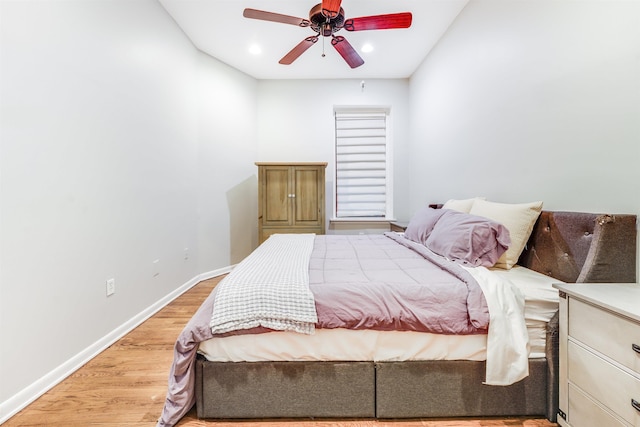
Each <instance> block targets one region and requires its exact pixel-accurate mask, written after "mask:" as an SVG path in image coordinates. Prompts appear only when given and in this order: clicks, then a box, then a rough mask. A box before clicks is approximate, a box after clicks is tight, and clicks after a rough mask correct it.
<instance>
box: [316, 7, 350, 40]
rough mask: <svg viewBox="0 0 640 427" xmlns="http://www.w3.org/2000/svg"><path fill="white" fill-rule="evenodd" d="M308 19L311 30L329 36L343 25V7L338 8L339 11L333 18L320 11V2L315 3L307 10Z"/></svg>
mask: <svg viewBox="0 0 640 427" xmlns="http://www.w3.org/2000/svg"><path fill="white" fill-rule="evenodd" d="M309 21H311V29H313V31H315V32H316V33H318V34H320V35H322V36H324V37H329V36H331V35H332V34H333V33H335V32H336V31H338V30H340V29H341V28H342V27H343V26H344V9H342V8H340V12H338V14H337V15H336V16H335V17H334V18H330V17H327V16H325V15H324V14H323V13H322V3H320V4H317V5H315V6H313V7H312V8H311V10H310V11H309Z"/></svg>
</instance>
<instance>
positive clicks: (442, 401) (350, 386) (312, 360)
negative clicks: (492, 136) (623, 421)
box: [158, 201, 637, 426]
mask: <svg viewBox="0 0 640 427" xmlns="http://www.w3.org/2000/svg"><path fill="white" fill-rule="evenodd" d="M473 204H474V205H476V204H477V201H476V202H473ZM480 205H482V203H480ZM484 206H485V207H486V206H487V205H486V203H485V204H484ZM536 206H539V207H538V208H536V209H537V212H536V209H531V206H527V208H528V209H529V211H533V213H534V215H533V217H532V220H531V226H530V227H529V229H528V230H523V231H522V233H524V236H519V237H520V239H522V237H524V241H523V243H522V248H520V249H518V248H516V251H515V253H517V258H516V260H517V265H512V266H510V268H508V269H500V268H494V267H491V268H484V269H482V268H477V266H475V265H468V262H467V261H464V262H457V264H459V265H460V266H461V269H462V270H464V274H467V273H469V272H472V273H470V274H472V276H473V279H476V277H475V276H474V275H475V274H477V271H493V272H494V273H496V274H493V273H491V274H492V276H491V277H492V278H493V277H494V276H501V275H502V276H505V277H506V278H507V280H508V281H511V277H512V276H508V275H511V274H512V273H516V275H519V276H518V277H521V278H523V280H524V282H523V283H527V285H525V289H524V293H526V292H531V295H525V296H523V297H522V298H523V299H524V301H525V305H524V308H523V310H524V311H525V312H526V311H527V310H530V308H529V307H530V306H531V304H530V302H531V301H537V306H538V308H537V311H532V312H531V313H530V315H529V316H528V318H527V320H526V322H524V321H523V323H525V324H526V327H527V329H526V332H525V333H526V334H527V336H528V342H527V343H526V345H527V351H528V354H527V357H526V361H525V362H524V363H525V365H526V367H525V368H524V371H522V370H520V371H518V372H516V373H513V372H507V373H506V376H507V377H508V378H509V379H507V380H506V382H505V383H503V384H500V385H489V384H499V382H500V380H501V378H503V377H501V376H500V375H502V373H501V374H500V375H498V376H497V377H495V378H494V377H492V378H494V379H493V380H491V381H490V380H489V377H490V374H489V371H490V370H491V369H493V368H491V366H494V367H495V366H496V362H491V358H489V357H488V354H493V353H494V352H495V351H494V350H490V348H492V347H489V346H488V345H487V342H488V341H491V340H490V339H487V337H490V336H491V333H490V332H489V330H488V329H486V328H484V327H483V326H482V325H480V326H479V327H478V328H477V329H476V330H474V329H473V328H471V330H467V331H466V332H465V333H464V334H463V335H462V336H456V334H455V333H444V334H443V333H440V334H438V333H430V332H428V331H427V332H424V331H418V332H413V331H409V330H402V331H394V330H391V329H393V328H390V327H389V328H387V327H384V328H380V329H382V330H375V331H368V330H362V328H361V330H359V331H357V333H362V334H361V335H356V334H353V333H352V332H353V331H349V330H348V328H340V327H338V328H336V330H335V331H332V330H329V329H326V328H320V329H316V330H315V333H313V334H301V333H298V332H291V331H273V332H270V330H271V329H270V328H268V329H266V330H265V329H264V328H262V327H260V326H258V327H252V325H249V326H246V328H248V329H246V330H245V331H248V332H250V333H249V334H244V333H243V334H240V333H237V332H221V333H220V334H218V335H216V336H213V333H212V315H211V314H212V311H213V304H214V300H215V293H216V290H214V292H212V294H211V295H210V296H209V298H208V299H207V300H206V301H205V302H204V303H203V305H202V306H201V308H200V309H199V310H198V312H197V313H196V314H195V315H194V317H193V318H192V319H191V321H190V322H189V324H188V325H187V326H186V327H185V329H184V331H183V333H182V334H181V336H180V337H179V338H178V340H177V342H176V346H175V351H174V363H173V365H172V367H171V373H170V378H169V391H168V393H167V399H166V402H165V407H164V410H163V414H162V416H161V418H160V420H159V421H158V425H159V426H170V425H174V424H175V423H176V422H178V421H179V419H180V418H181V417H182V416H183V415H184V414H185V413H186V412H187V411H188V410H190V409H191V407H192V406H193V404H194V403H195V405H196V409H197V415H198V417H200V418H225V419H227V418H228V419H233V418H241V419H245V418H430V417H469V416H545V417H546V418H548V419H549V420H551V421H555V419H556V412H557V369H558V356H557V346H558V338H557V327H558V326H557V314H556V312H557V299H556V300H554V296H553V295H552V294H550V292H552V291H550V289H551V286H550V285H551V283H553V282H558V281H563V282H568V283H573V282H635V280H636V233H637V232H636V216H635V215H613V214H592V213H576V212H551V211H541V204H538V205H536ZM438 207H440V206H438ZM445 207H446V208H447V209H443V210H442V211H452V210H456V211H457V210H458V209H457V208H459V206H457V205H455V204H452V205H451V207H448V206H447V205H446V204H445ZM489 207H495V206H493V205H491V204H490V205H489ZM519 207H523V206H519ZM431 208H433V206H432V207H430V209H431ZM460 210H461V211H464V213H465V214H468V215H472V216H474V215H473V211H471V210H470V209H468V206H467V207H464V208H462V209H460ZM477 212H480V213H483V212H482V210H480V211H477ZM529 213H530V214H531V212H529ZM429 215H432V212H429ZM416 216H417V214H416ZM497 217H498V218H499V217H500V215H498V216H497ZM414 218H415V217H414ZM437 221H439V220H437ZM412 222H414V220H413V219H412ZM495 222H497V220H496V221H495ZM507 222H508V221H507ZM498 224H501V223H498ZM493 227H494V228H493V229H492V230H490V231H489V232H490V233H493V234H494V235H496V234H497V235H500V234H501V230H500V229H498V228H496V227H495V225H493ZM423 228H424V227H423ZM484 228H486V227H484ZM489 228H491V227H489ZM483 230H484V231H483V232H485V231H487V230H485V229H483ZM417 231H418V235H420V232H424V230H423V229H420V228H418V230H417ZM432 231H433V230H431V232H432ZM509 231H510V232H511V233H510V234H511V235H513V236H514V237H515V239H514V240H518V234H522V233H520V232H519V231H518V230H515V229H514V228H513V227H511V228H509ZM407 232H410V233H409V234H414V233H415V232H416V228H415V227H413V228H412V229H411V230H410V229H407ZM405 234H406V233H405ZM414 237H415V236H414ZM494 237H495V236H494ZM379 239H386V240H383V241H380V240H379ZM337 240H351V241H352V243H351V244H352V245H353V244H355V245H356V246H357V245H359V243H357V242H358V241H359V240H367V241H368V240H374V241H375V242H376V243H375V244H382V245H384V246H385V247H387V246H388V245H398V246H399V247H402V248H403V249H402V251H403V252H402V253H405V252H404V250H405V249H406V250H414V249H415V248H411V246H418V247H419V246H421V244H422V243H424V242H422V243H421V242H417V241H416V240H420V239H413V240H411V239H408V238H407V237H406V236H405V235H404V234H399V233H392V232H390V233H386V235H385V236H381V235H380V236H375V237H370V236H350V237H345V236H331V235H328V236H316V240H314V243H313V246H314V252H312V253H313V256H312V257H311V261H310V264H309V266H310V268H309V271H310V278H311V282H312V285H313V283H314V280H315V279H314V273H313V270H314V267H313V266H314V265H315V264H314V263H317V262H318V259H319V258H318V257H319V255H318V254H317V252H318V250H317V248H318V247H321V248H324V252H327V247H331V246H332V245H334V244H337V243H336V242H335V241H337ZM496 240H498V239H496ZM354 241H355V242H356V243H353V242H354ZM498 246H499V245H498ZM448 249H449V250H451V248H448ZM454 249H456V248H454ZM459 249H460V248H457V250H458V252H459ZM493 249H494V252H492V253H491V254H490V255H489V258H490V263H493V262H495V261H496V259H497V258H500V260H503V255H506V251H507V250H503V249H500V248H498V252H499V253H497V252H495V248H493ZM328 252H329V253H332V252H331V250H328ZM391 252H393V253H395V252H394V250H391ZM489 252H491V251H489ZM399 253H400V252H399ZM511 255H513V254H511ZM329 256H330V257H331V255H329ZM322 257H326V255H322ZM322 259H325V258H322ZM314 260H315V261H314ZM474 260H475V258H474ZM334 261H336V262H338V261H339V262H338V264H341V263H348V262H349V261H348V259H347V257H346V255H344V254H338V255H337V256H334ZM448 261H451V260H450V259H448ZM323 262H324V261H323ZM384 262H386V261H384ZM384 262H383V261H375V262H373V264H377V267H378V268H380V265H381V264H384ZM414 262H417V261H416V260H414V259H413V258H412V256H407V257H406V259H405V260H404V263H405V264H406V265H413V264H414ZM474 262H475V261H474ZM465 264H466V265H465ZM481 264H482V263H480V265H479V266H480V267H484V266H483V265H481ZM496 265H497V264H496ZM380 270H381V272H380V273H379V274H382V275H389V274H391V273H389V271H387V270H385V269H384V268H380ZM507 271H508V273H507ZM316 273H317V272H316ZM326 274H327V273H326V271H324V270H323V273H322V277H325V276H324V275H326ZM353 274H355V273H353ZM413 274H414V275H420V274H421V273H415V272H414V273H413ZM517 280H520V279H517ZM528 280H531V281H528ZM532 283H533V284H534V285H531V284H532ZM219 286H220V285H219ZM483 286H486V284H485V285H483ZM528 286H531V289H534V291H530V289H526V287H528ZM312 288H313V286H312ZM498 288H500V286H498ZM516 288H517V286H516ZM482 291H483V292H484V293H486V292H487V290H486V289H485V288H482ZM520 291H522V289H521V290H520ZM516 294H518V292H516ZM536 294H538V296H540V295H542V296H541V297H540V298H538V297H537V296H536ZM487 298H488V297H487ZM556 298H557V295H556ZM529 300H531V301H529ZM533 305H536V304H533ZM531 310H533V309H531ZM506 311H509V310H506ZM480 317H481V314H480ZM491 319H492V320H491V324H493V323H494V317H493V314H492V317H491ZM507 320H508V319H507ZM365 323H366V322H365ZM506 323H507V324H508V323H509V322H508V321H507V322H506ZM495 324H496V325H498V324H499V322H498V321H495ZM496 327H497V326H496ZM401 329H402V328H401ZM334 332H335V333H336V334H334V335H332V334H333V333H334ZM520 333H522V331H520ZM496 334H498V333H494V336H495V335H496ZM292 335H293V336H294V338H293V342H292V341H291V340H289V337H290V336H292ZM367 335H368V336H367ZM398 335H401V337H398ZM498 335H499V334H498ZM270 337H271V338H270ZM296 337H299V338H296ZM425 337H426V338H425ZM297 339H300V340H301V341H300V342H297V343H296V340H297ZM422 339H424V340H423V341H424V342H421V341H420V340H422ZM439 339H444V340H445V341H448V342H447V343H445V344H444V348H445V350H442V351H444V352H445V353H447V352H450V353H451V354H442V353H436V354H430V353H429V351H430V350H429V349H431V348H438V349H440V348H443V347H442V345H443V344H441V343H437V340H439ZM315 341H317V342H316V343H314V342H315ZM507 341H508V340H507ZM516 341H517V340H516ZM372 342H373V344H371V343H372ZM385 343H386V344H385ZM274 346H275V349H276V350H274ZM287 346H290V347H287ZM405 347H407V348H410V350H409V353H412V354H413V356H408V355H407V354H406V352H405V353H403V351H405V350H407V349H406V348H405ZM334 348H339V349H340V351H341V352H340V351H337V352H336V353H332V352H333V350H334ZM380 348H383V349H382V350H380ZM494 348H499V347H494ZM237 349H240V352H239V354H234V352H235V351H237ZM425 349H426V350H425ZM263 350H264V351H266V353H264V352H263ZM400 350H402V351H400ZM422 351H425V352H426V353H424V354H421V352H422ZM438 351H439V350H438ZM305 352H306V353H305ZM375 352H378V353H375ZM380 352H381V353H380ZM256 354H258V355H256ZM416 355H417V356H416ZM492 357H493V356H492ZM498 360H500V359H499V358H498ZM520 362H521V361H520ZM521 364H522V363H520V365H521ZM498 365H499V366H503V365H504V364H503V363H498ZM514 365H515V364H514Z"/></svg>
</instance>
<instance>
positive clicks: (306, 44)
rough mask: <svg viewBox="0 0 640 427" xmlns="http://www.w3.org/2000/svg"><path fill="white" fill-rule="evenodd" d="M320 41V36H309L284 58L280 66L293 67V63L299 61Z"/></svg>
mask: <svg viewBox="0 0 640 427" xmlns="http://www.w3.org/2000/svg"><path fill="white" fill-rule="evenodd" d="M317 41H318V36H309V37H307V38H306V39H304V40H302V41H301V42H300V43H298V44H297V45H296V47H294V48H293V49H291V50H290V51H289V53H287V54H286V55H285V56H283V57H282V59H281V60H280V61H278V62H279V63H280V64H284V65H291V64H292V63H293V61H295V60H296V59H298V57H299V56H300V55H302V54H303V53H304V52H306V50H307V49H309V48H310V47H311V46H313V44H314V43H315V42H317Z"/></svg>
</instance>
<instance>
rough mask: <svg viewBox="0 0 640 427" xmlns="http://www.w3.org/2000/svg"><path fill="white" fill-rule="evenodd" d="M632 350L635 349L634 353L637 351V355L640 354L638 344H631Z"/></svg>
mask: <svg viewBox="0 0 640 427" xmlns="http://www.w3.org/2000/svg"><path fill="white" fill-rule="evenodd" d="M631 348H632V349H633V351H635V352H636V353H640V345H638V344H631Z"/></svg>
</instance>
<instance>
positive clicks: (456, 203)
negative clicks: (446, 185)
mask: <svg viewBox="0 0 640 427" xmlns="http://www.w3.org/2000/svg"><path fill="white" fill-rule="evenodd" d="M476 200H484V197H474V198H473V199H463V200H456V199H450V200H447V201H446V202H445V204H444V205H442V209H453V210H454V211H459V212H464V213H469V212H470V211H471V207H472V206H473V203H474V202H475V201H476Z"/></svg>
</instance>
